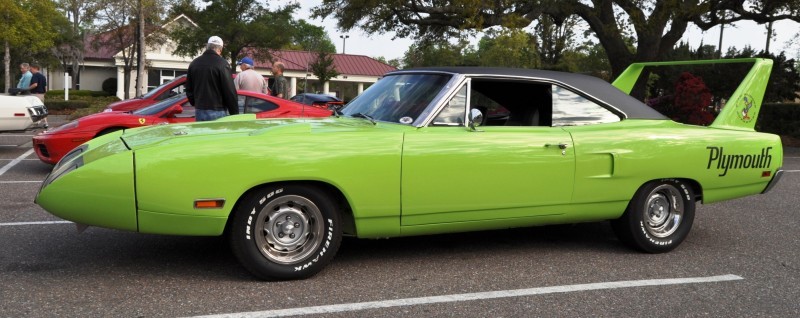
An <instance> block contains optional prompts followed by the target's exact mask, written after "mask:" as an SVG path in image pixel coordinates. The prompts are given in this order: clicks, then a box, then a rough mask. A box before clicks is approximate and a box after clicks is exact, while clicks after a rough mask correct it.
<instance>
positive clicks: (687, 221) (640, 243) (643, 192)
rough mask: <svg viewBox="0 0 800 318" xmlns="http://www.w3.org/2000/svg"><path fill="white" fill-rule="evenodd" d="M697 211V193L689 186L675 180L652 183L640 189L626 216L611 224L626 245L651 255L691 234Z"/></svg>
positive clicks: (629, 205)
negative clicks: (695, 197)
mask: <svg viewBox="0 0 800 318" xmlns="http://www.w3.org/2000/svg"><path fill="white" fill-rule="evenodd" d="M694 209H695V201H694V193H693V192H692V188H691V187H689V186H688V185H687V184H685V183H683V182H681V181H679V180H674V179H663V180H658V181H652V182H648V183H647V184H645V185H643V186H642V187H641V188H639V190H638V191H637V192H636V194H635V195H634V196H633V199H632V200H631V202H630V203H629V204H628V209H627V210H626V211H625V214H623V215H622V217H620V218H619V219H617V220H613V221H612V222H611V225H612V228H613V229H614V233H615V234H616V235H617V237H618V238H619V239H620V241H622V242H623V243H625V244H627V245H629V246H631V247H633V248H636V249H639V250H642V251H644V252H648V253H664V252H669V251H671V250H673V249H674V248H676V247H678V245H680V244H681V242H683V240H684V239H685V238H686V237H687V236H688V235H689V230H690V229H691V228H692V223H693V221H694Z"/></svg>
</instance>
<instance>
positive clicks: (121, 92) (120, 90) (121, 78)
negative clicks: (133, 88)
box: [117, 66, 126, 99]
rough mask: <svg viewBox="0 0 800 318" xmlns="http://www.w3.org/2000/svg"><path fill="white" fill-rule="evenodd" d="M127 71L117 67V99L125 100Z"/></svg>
mask: <svg viewBox="0 0 800 318" xmlns="http://www.w3.org/2000/svg"><path fill="white" fill-rule="evenodd" d="M125 89H126V88H125V71H124V70H123V69H122V66H117V98H119V99H124V98H125Z"/></svg>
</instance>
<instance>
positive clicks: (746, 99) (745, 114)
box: [736, 94, 756, 122]
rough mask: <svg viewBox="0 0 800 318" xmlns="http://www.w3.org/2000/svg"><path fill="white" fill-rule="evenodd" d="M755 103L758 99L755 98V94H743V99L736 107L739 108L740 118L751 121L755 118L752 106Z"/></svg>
mask: <svg viewBox="0 0 800 318" xmlns="http://www.w3.org/2000/svg"><path fill="white" fill-rule="evenodd" d="M755 104H756V100H755V98H753V96H750V94H744V95H742V99H740V100H739V101H738V102H736V109H738V110H739V112H738V115H739V119H741V120H742V121H743V122H749V121H751V120H753V117H752V116H751V114H752V113H751V111H752V109H751V108H753V106H755Z"/></svg>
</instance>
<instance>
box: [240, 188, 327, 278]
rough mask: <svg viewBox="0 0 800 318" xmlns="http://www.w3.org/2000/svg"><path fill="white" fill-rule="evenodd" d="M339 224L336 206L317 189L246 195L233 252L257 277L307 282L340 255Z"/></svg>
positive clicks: (268, 191) (276, 190) (267, 190)
mask: <svg viewBox="0 0 800 318" xmlns="http://www.w3.org/2000/svg"><path fill="white" fill-rule="evenodd" d="M339 220H340V217H339V211H338V208H337V205H335V204H334V202H333V201H332V200H331V198H330V196H329V195H328V194H327V193H325V192H324V191H322V190H320V189H318V188H314V187H308V186H303V185H287V186H283V187H265V188H261V189H258V190H255V191H253V192H250V193H249V194H247V195H246V196H245V197H243V198H242V199H241V200H240V201H239V203H238V204H237V208H236V211H234V212H233V216H232V223H231V231H232V233H231V234H232V235H230V236H229V237H230V244H231V249H232V250H233V253H234V255H235V256H236V258H237V259H238V260H239V262H240V263H241V264H242V266H244V267H245V268H246V269H247V270H248V271H250V272H251V273H252V274H253V275H255V276H256V277H258V278H261V279H264V280H286V279H303V278H308V277H311V276H313V275H314V274H316V273H318V272H319V271H321V270H322V269H323V268H324V267H325V266H326V265H327V264H328V263H329V262H330V261H331V260H332V259H333V257H334V255H335V254H336V252H337V251H338V249H339V245H340V244H341V237H342V234H341V233H342V231H341V228H342V226H341V224H340V221H339Z"/></svg>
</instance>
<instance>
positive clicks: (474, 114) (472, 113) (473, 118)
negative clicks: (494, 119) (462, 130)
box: [469, 108, 484, 131]
mask: <svg viewBox="0 0 800 318" xmlns="http://www.w3.org/2000/svg"><path fill="white" fill-rule="evenodd" d="M483 116H484V115H483V113H482V112H481V111H480V110H478V109H476V108H473V109H470V110H469V129H470V130H473V131H474V130H476V129H475V127H479V126H480V125H481V123H483Z"/></svg>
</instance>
